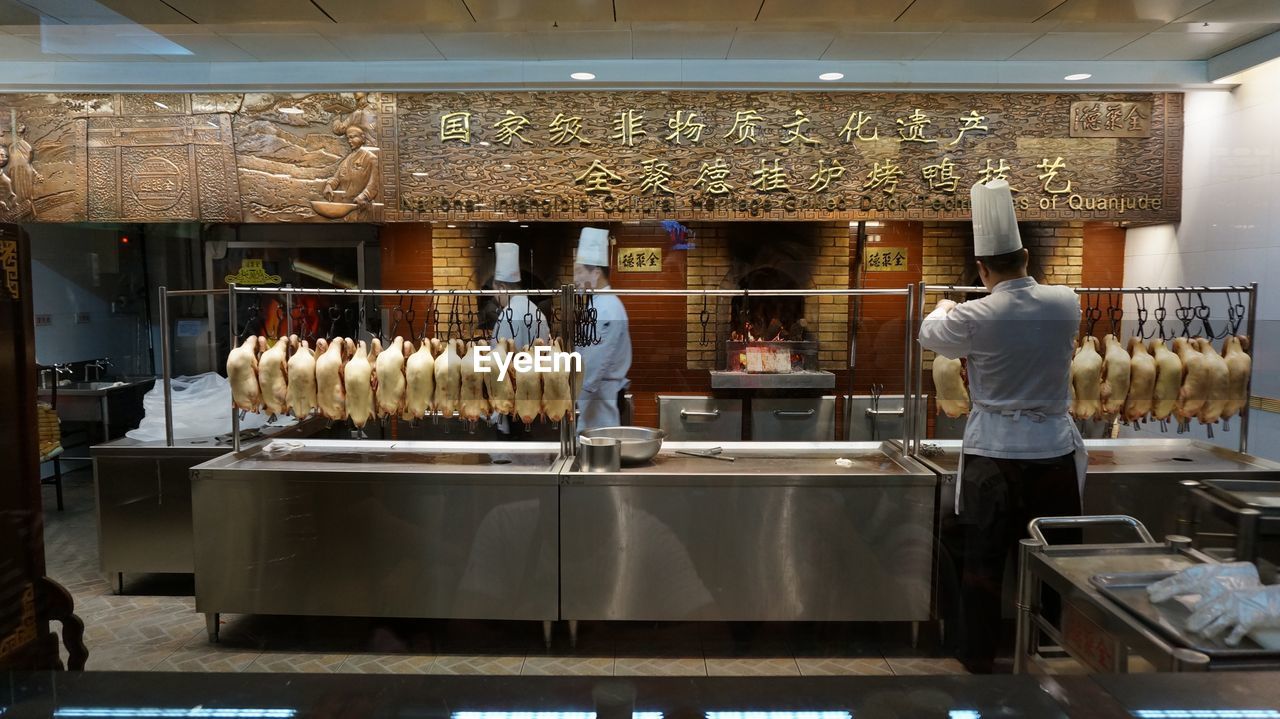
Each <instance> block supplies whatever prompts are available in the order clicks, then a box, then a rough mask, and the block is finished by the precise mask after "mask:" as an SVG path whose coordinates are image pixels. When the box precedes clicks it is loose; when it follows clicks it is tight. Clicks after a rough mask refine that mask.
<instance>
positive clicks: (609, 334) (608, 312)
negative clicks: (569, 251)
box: [573, 227, 631, 432]
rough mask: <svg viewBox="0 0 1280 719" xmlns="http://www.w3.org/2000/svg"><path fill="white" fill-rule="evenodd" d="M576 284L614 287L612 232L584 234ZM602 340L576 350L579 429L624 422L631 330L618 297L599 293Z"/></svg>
mask: <svg viewBox="0 0 1280 719" xmlns="http://www.w3.org/2000/svg"><path fill="white" fill-rule="evenodd" d="M573 283H574V284H575V285H576V286H578V287H579V288H581V289H608V288H609V231H608V230H602V229H599V228H596V227H584V228H582V233H581V234H580V235H578V253H577V255H576V256H575V258H574V264H573ZM592 303H593V306H594V307H595V310H596V336H597V337H598V338H599V340H600V342H599V344H595V345H591V346H588V347H577V348H575V349H576V350H577V351H578V352H579V353H580V354H581V355H582V393H581V394H579V395H578V431H579V432H581V431H583V430H586V429H595V428H597V427H616V426H618V425H619V424H621V422H622V420H621V418H620V416H619V406H618V400H619V397H620V395H621V394H622V392H623V391H624V390H625V389H626V387H627V385H628V384H629V381H628V380H627V372H628V371H630V369H631V333H630V329H629V327H628V325H627V310H626V308H624V307H623V306H622V300H620V299H618V297H617V295H593V296H592Z"/></svg>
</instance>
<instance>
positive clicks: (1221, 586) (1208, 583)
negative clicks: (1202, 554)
mask: <svg viewBox="0 0 1280 719" xmlns="http://www.w3.org/2000/svg"><path fill="white" fill-rule="evenodd" d="M1261 586H1262V582H1261V581H1260V580H1259V579H1258V568H1257V567H1255V566H1253V565H1252V564H1250V563H1249V562H1231V563H1229V564H1196V565H1194V566H1191V567H1187V568H1186V569H1184V570H1182V571H1181V572H1178V573H1177V574H1175V575H1173V576H1172V577H1169V578H1167V579H1161V580H1160V581H1158V582H1156V583H1155V584H1152V585H1151V586H1149V587H1147V595H1148V596H1149V597H1151V601H1152V602H1153V603H1155V604H1159V603H1160V602H1167V601H1169V600H1170V599H1173V598H1174V597H1178V596H1182V595H1184V594H1199V595H1200V601H1202V602H1203V601H1205V600H1207V599H1214V598H1216V597H1218V596H1220V595H1222V594H1223V593H1225V592H1230V591H1234V590H1237V589H1252V588H1256V587H1261Z"/></svg>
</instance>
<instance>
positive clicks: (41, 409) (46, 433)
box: [36, 387, 62, 512]
mask: <svg viewBox="0 0 1280 719" xmlns="http://www.w3.org/2000/svg"><path fill="white" fill-rule="evenodd" d="M52 400H53V402H52V403H49V404H46V403H44V402H37V403H36V419H37V421H38V422H39V423H40V450H39V451H40V463H41V464H44V463H45V462H53V476H52V477H48V478H46V479H41V480H40V484H52V485H53V487H54V490H55V491H56V492H57V497H58V511H59V512H61V511H62V421H61V420H60V419H58V410H57V403H58V389H57V387H55V388H54V389H53V395H52Z"/></svg>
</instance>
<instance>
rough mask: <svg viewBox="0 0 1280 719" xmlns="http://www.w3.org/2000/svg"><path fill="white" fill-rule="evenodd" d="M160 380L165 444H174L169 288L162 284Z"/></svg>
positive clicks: (170, 445)
mask: <svg viewBox="0 0 1280 719" xmlns="http://www.w3.org/2000/svg"><path fill="white" fill-rule="evenodd" d="M160 367H161V370H160V372H161V374H160V381H161V382H163V383H164V385H163V386H164V444H165V446H166V447H172V446H173V383H172V381H171V380H172V378H173V368H172V367H171V366H170V364H169V289H168V288H167V287H165V286H164V285H160Z"/></svg>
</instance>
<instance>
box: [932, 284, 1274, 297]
mask: <svg viewBox="0 0 1280 719" xmlns="http://www.w3.org/2000/svg"><path fill="white" fill-rule="evenodd" d="M1254 284H1255V285H1256V284H1257V283H1254ZM1249 287H1250V286H1249V285H1225V286H1218V287H1187V286H1182V287H1072V288H1071V289H1072V290H1074V291H1075V293H1076V294H1078V295H1085V294H1112V295H1154V294H1160V293H1161V292H1212V293H1216V294H1222V293H1224V292H1247V291H1248V290H1249ZM925 289H926V290H927V291H928V292H963V293H970V292H984V293H985V292H989V290H988V289H987V288H986V287H975V286H971V285H926V287H925Z"/></svg>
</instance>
